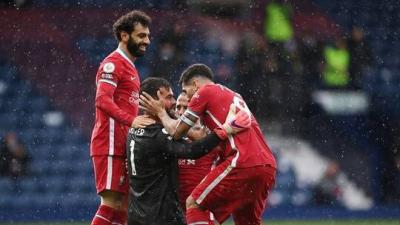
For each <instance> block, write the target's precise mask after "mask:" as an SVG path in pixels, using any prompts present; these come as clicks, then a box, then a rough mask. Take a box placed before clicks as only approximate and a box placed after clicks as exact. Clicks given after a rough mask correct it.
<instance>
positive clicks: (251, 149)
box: [188, 84, 276, 168]
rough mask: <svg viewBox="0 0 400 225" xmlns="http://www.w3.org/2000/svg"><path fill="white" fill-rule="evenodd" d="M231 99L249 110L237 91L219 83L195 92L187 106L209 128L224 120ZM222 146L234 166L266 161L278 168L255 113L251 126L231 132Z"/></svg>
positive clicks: (258, 163) (211, 128) (247, 165)
mask: <svg viewBox="0 0 400 225" xmlns="http://www.w3.org/2000/svg"><path fill="white" fill-rule="evenodd" d="M232 103H234V104H235V105H236V106H237V108H238V109H245V110H248V108H247V105H246V103H245V102H244V100H243V99H242V97H241V96H240V95H239V94H238V93H236V92H234V91H232V90H230V89H229V88H227V87H225V86H223V85H220V84H208V85H205V86H204V87H202V88H200V89H199V90H198V91H197V92H196V93H195V94H194V95H193V97H192V99H191V100H190V102H189V105H188V110H189V112H191V113H193V114H194V115H197V116H198V117H199V119H200V120H201V121H202V122H203V124H204V125H206V126H207V127H208V128H209V129H210V130H213V129H215V128H216V127H218V126H221V125H222V124H223V123H224V122H225V120H226V117H227V115H228V112H229V108H230V105H231V104H232ZM223 149H224V150H225V151H224V157H225V160H230V161H231V165H232V166H233V167H252V166H257V165H266V164H267V165H271V166H272V167H274V168H276V162H275V157H274V155H273V154H272V152H271V150H270V149H269V147H268V145H267V143H266V141H265V139H264V136H263V134H262V132H261V130H260V127H259V125H258V122H257V121H256V119H255V118H254V116H252V124H251V127H250V128H249V129H247V130H244V131H242V132H240V133H238V134H235V135H233V136H230V137H229V139H228V140H227V141H225V143H224V144H223ZM222 160H223V159H222Z"/></svg>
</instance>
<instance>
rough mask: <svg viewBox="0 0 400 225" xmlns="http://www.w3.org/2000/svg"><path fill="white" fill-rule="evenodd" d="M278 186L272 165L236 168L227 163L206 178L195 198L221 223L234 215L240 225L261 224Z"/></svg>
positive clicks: (195, 190)
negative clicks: (275, 187) (273, 190)
mask: <svg viewBox="0 0 400 225" xmlns="http://www.w3.org/2000/svg"><path fill="white" fill-rule="evenodd" d="M274 184H275V168H273V167H270V166H269V165H265V166H264V165H263V166H255V167H249V168H236V167H231V166H230V162H229V161H225V162H222V163H221V164H220V165H218V166H217V167H216V168H214V170H212V171H211V172H210V173H209V174H208V175H207V176H206V178H205V179H204V180H203V181H202V182H201V183H200V184H199V185H198V186H197V187H196V188H195V189H194V190H193V192H192V194H191V196H192V197H193V199H194V200H195V201H196V203H197V204H199V205H200V206H201V207H203V208H205V209H208V210H210V211H211V212H212V213H213V214H214V216H215V218H216V220H217V221H218V222H219V223H223V222H224V221H225V220H226V219H228V217H229V216H230V215H231V214H232V216H233V220H234V222H235V224H236V225H242V224H243V225H244V224H246V225H260V224H261V221H262V220H261V219H262V218H261V217H262V213H263V211H264V209H265V207H266V201H267V197H268V193H269V191H270V190H271V189H272V187H273V186H274Z"/></svg>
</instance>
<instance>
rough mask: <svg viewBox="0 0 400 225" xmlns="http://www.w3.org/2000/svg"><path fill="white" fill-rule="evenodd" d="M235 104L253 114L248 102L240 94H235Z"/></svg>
mask: <svg viewBox="0 0 400 225" xmlns="http://www.w3.org/2000/svg"><path fill="white" fill-rule="evenodd" d="M233 104H234V105H235V106H236V108H239V109H240V110H242V111H245V112H246V113H249V114H251V112H250V109H249V107H247V105H246V102H244V101H243V99H242V98H240V97H238V96H234V97H233Z"/></svg>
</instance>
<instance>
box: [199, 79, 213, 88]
mask: <svg viewBox="0 0 400 225" xmlns="http://www.w3.org/2000/svg"><path fill="white" fill-rule="evenodd" d="M209 84H214V82H213V81H212V80H208V79H204V80H201V81H200V82H199V83H198V85H199V88H202V87H204V86H206V85H209Z"/></svg>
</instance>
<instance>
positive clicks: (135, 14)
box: [113, 10, 151, 41]
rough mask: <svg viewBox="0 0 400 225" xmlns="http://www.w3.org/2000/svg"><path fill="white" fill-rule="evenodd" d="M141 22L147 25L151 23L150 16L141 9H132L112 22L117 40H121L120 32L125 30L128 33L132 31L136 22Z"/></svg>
mask: <svg viewBox="0 0 400 225" xmlns="http://www.w3.org/2000/svg"><path fill="white" fill-rule="evenodd" d="M139 23H140V24H142V26H144V27H148V26H149V25H150V23H151V18H150V17H149V16H148V15H147V14H146V13H145V12H142V11H139V10H133V11H131V12H129V13H127V14H125V15H123V16H121V17H120V18H118V20H117V21H115V23H114V24H113V32H114V36H115V38H116V39H117V40H118V41H121V32H123V31H125V32H127V33H128V34H130V33H132V31H133V30H134V29H135V26H136V25H137V24H139Z"/></svg>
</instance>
